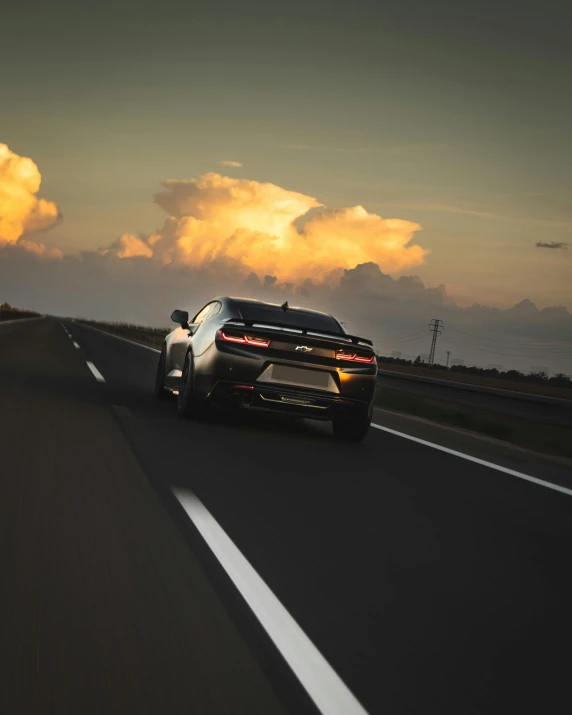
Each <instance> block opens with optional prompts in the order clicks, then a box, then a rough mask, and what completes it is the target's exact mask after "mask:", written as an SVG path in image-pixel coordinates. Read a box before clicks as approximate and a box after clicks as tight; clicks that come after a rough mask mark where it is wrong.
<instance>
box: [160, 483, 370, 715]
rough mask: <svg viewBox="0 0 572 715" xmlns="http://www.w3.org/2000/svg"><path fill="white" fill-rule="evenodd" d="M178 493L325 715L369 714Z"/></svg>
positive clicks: (203, 515) (190, 497)
mask: <svg viewBox="0 0 572 715" xmlns="http://www.w3.org/2000/svg"><path fill="white" fill-rule="evenodd" d="M173 494H174V495H175V497H176V498H177V499H178V501H179V502H180V504H181V506H182V507H183V509H184V510H185V511H186V513H187V515H188V516H189V517H190V519H191V520H192V522H193V523H194V525H195V526H196V527H197V529H198V530H199V532H200V533H201V535H202V537H203V538H204V540H205V541H206V542H207V544H208V545H209V547H210V548H211V550H212V551H213V553H214V555H215V556H216V557H217V559H218V560H219V562H220V563H221V565H222V566H223V568H224V570H225V571H226V572H227V574H228V575H229V576H230V578H231V580H232V581H233V583H234V584H235V586H236V587H237V588H238V590H239V591H240V593H241V594H242V596H243V598H244V599H245V601H246V602H247V603H248V605H249V606H250V608H251V609H252V611H253V612H254V615H255V616H256V617H257V618H258V620H259V621H260V623H261V624H262V626H263V628H264V629H265V630H266V632H267V633H268V635H269V636H270V638H271V639H272V640H273V642H274V644H275V645H276V647H277V648H278V650H279V651H280V653H281V654H282V656H283V657H284V659H285V660H286V662H287V663H288V665H289V666H290V668H291V669H292V670H293V671H294V673H295V675H296V677H297V678H298V680H299V681H300V682H301V684H302V685H303V687H304V688H305V690H306V692H307V693H308V695H309V696H310V698H311V699H312V700H313V701H314V703H315V704H316V706H317V707H318V710H320V712H321V713H322V715H367V712H366V710H364V708H363V707H362V705H360V703H359V702H358V701H357V699H356V698H355V697H354V695H352V693H351V692H350V690H349V689H348V688H347V686H346V685H345V684H344V682H343V681H342V680H341V678H340V677H339V676H338V674H337V673H336V672H335V671H334V669H333V668H332V667H331V666H330V664H329V663H328V662H327V661H326V660H325V658H324V657H323V655H322V654H321V653H320V651H319V650H318V649H317V648H316V646H315V645H314V644H313V643H312V641H311V640H310V639H309V638H308V636H307V635H306V634H305V633H304V631H303V630H302V629H301V628H300V626H299V625H298V624H297V623H296V621H295V620H294V619H293V618H292V616H291V615H290V614H289V613H288V611H287V610H286V609H285V608H284V606H283V605H282V604H281V603H280V601H279V600H278V599H277V598H276V596H275V595H274V594H273V593H272V591H271V590H270V589H269V588H268V586H267V585H266V584H265V583H264V581H263V580H262V579H261V578H260V576H259V575H258V573H257V572H256V571H255V570H254V569H253V568H252V566H251V565H250V563H249V562H248V561H247V560H246V558H245V557H244V556H243V555H242V553H241V552H240V551H239V550H238V548H237V547H236V546H235V545H234V543H233V542H232V541H231V539H230V538H229V536H228V535H227V534H226V532H225V531H224V530H223V529H222V527H221V526H220V525H219V524H218V522H217V521H216V520H215V518H214V517H213V516H212V514H211V513H210V512H209V511H208V509H207V508H206V507H205V506H204V505H203V503H202V502H201V501H200V500H199V499H198V497H197V496H195V494H193V492H191V491H190V490H187V489H173Z"/></svg>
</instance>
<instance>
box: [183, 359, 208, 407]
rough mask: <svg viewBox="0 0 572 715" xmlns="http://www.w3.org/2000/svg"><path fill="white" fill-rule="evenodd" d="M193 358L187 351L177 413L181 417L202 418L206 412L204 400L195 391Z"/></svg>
mask: <svg viewBox="0 0 572 715" xmlns="http://www.w3.org/2000/svg"><path fill="white" fill-rule="evenodd" d="M193 377H194V376H193V358H192V355H191V353H187V357H186V358H185V365H184V367H183V374H182V376H181V387H180V389H179V394H178V395H177V414H178V416H179V417H187V418H188V419H195V420H196V419H200V418H201V417H203V416H204V414H205V412H206V404H205V401H204V400H199V399H197V398H196V396H195V395H194V393H193V382H194V379H193Z"/></svg>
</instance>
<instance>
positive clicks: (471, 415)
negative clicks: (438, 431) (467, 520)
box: [375, 388, 572, 458]
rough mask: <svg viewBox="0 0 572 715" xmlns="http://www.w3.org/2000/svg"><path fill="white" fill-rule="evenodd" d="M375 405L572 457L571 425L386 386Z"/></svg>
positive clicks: (535, 449) (533, 448)
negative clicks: (447, 401)
mask: <svg viewBox="0 0 572 715" xmlns="http://www.w3.org/2000/svg"><path fill="white" fill-rule="evenodd" d="M375 404H376V406H377V407H381V408H383V409H386V410H393V411H394V412H405V413H407V414H410V415H416V416H418V417H424V418H425V419H428V420H432V421H434V422H440V423H442V424H446V425H451V426H453V427H459V428H461V429H466V430H471V431H473V432H479V433H480V434H484V435H487V436H489V437H494V438H496V439H501V440H504V441H506V442H510V443H512V444H516V445H518V446H520V447H525V448H527V449H531V450H534V451H537V452H544V453H545V454H552V455H556V456H559V457H568V458H572V429H570V428H568V427H562V426H558V425H548V424H544V423H543V422H534V421H532V420H525V419H520V418H519V417H511V416H509V415H500V414H497V413H496V412H489V411H488V410H480V409H475V408H472V407H459V406H458V405H451V404H448V403H445V402H439V401H438V400H431V399H427V398H425V397H417V396H416V395H409V394H407V393H404V392H399V391H398V390H388V389H386V388H378V389H377V391H376V396H375Z"/></svg>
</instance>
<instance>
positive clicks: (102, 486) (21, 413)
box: [0, 320, 285, 715]
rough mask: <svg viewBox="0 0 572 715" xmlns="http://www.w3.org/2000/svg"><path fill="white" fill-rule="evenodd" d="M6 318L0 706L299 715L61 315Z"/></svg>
mask: <svg viewBox="0 0 572 715" xmlns="http://www.w3.org/2000/svg"><path fill="white" fill-rule="evenodd" d="M0 331H2V332H0V399H1V406H0V434H1V448H0V459H1V462H0V465H1V467H0V471H1V473H2V482H1V487H0V489H1V491H0V524H1V527H2V534H3V538H2V579H1V580H2V586H1V590H2V610H1V618H2V634H1V638H0V648H1V651H2V668H1V670H2V681H3V686H2V693H1V697H2V699H1V701H0V711H1V712H2V713H3V715H15V714H16V713H54V714H57V715H64V714H67V713H69V714H70V715H72V714H73V715H87V714H88V713H94V714H97V715H102V714H103V713H137V714H140V713H157V714H159V713H244V714H245V715H250V714H251V713H260V715H266V713H277V714H279V713H285V709H284V707H283V706H282V704H281V703H280V701H279V699H278V697H277V695H276V693H275V692H274V690H273V688H272V686H271V685H270V684H269V682H268V679H267V678H266V676H265V675H264V674H263V672H262V670H261V668H260V666H259V664H258V663H257V661H256V659H255V657H254V656H253V653H252V651H251V649H250V648H249V647H248V646H247V644H246V643H245V641H244V639H243V638H242V637H241V635H240V634H239V632H238V631H237V628H236V626H235V625H234V624H233V622H232V620H231V618H230V616H229V614H228V611H227V609H226V608H225V607H224V605H223V604H222V603H221V601H220V599H219V598H218V596H217V594H216V593H215V591H214V590H213V587H212V586H211V585H210V584H209V581H208V580H207V578H206V575H205V573H204V570H203V568H202V567H201V565H200V564H199V562H198V561H197V558H196V557H195V555H194V554H193V553H192V551H191V550H190V549H189V547H188V545H187V543H186V542H185V540H184V539H183V537H182V536H181V534H180V532H179V531H178V530H177V528H176V526H175V524H174V523H173V521H172V520H171V518H170V517H169V515H168V514H167V512H166V510H165V509H164V507H163V506H162V504H161V503H160V501H159V499H158V498H157V496H156V494H155V492H154V491H153V489H152V487H151V485H150V484H149V480H148V479H147V478H146V476H145V474H144V473H143V472H142V470H141V468H140V466H139V465H138V463H137V461H136V459H135V458H134V456H133V454H132V452H131V450H130V449H129V446H128V444H127V443H126V441H125V439H124V437H123V435H122V434H121V431H120V429H119V427H118V426H117V423H116V421H115V419H114V418H113V417H112V415H111V413H110V411H109V409H108V406H107V403H106V400H105V396H104V393H102V390H101V388H100V385H99V384H98V383H96V381H95V380H94V378H93V376H92V374H91V373H90V371H89V370H88V368H87V366H86V363H85V361H84V359H83V358H80V356H79V353H78V351H77V350H75V349H74V347H73V345H72V343H71V341H70V340H69V339H68V338H67V337H66V336H65V334H64V331H63V329H62V327H61V325H60V324H59V323H58V322H55V321H48V320H44V321H41V322H39V321H38V322H35V323H34V324H33V325H29V326H24V325H23V324H20V325H18V326H16V325H14V326H4V327H2V328H0ZM7 331H10V333H9V334H7Z"/></svg>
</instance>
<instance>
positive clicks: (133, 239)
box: [100, 233, 153, 258]
mask: <svg viewBox="0 0 572 715" xmlns="http://www.w3.org/2000/svg"><path fill="white" fill-rule="evenodd" d="M100 253H101V254H102V255H104V256H105V255H106V254H108V253H111V254H113V255H115V256H117V258H133V257H134V256H143V257H144V258H151V257H152V256H153V249H152V248H151V246H150V245H149V243H148V242H147V241H146V240H145V239H143V238H139V237H138V236H132V235H131V234H129V233H126V234H124V235H123V236H121V237H120V238H119V239H118V240H117V241H115V243H113V244H112V245H111V246H110V247H109V248H104V249H102V250H101V251H100Z"/></svg>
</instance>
